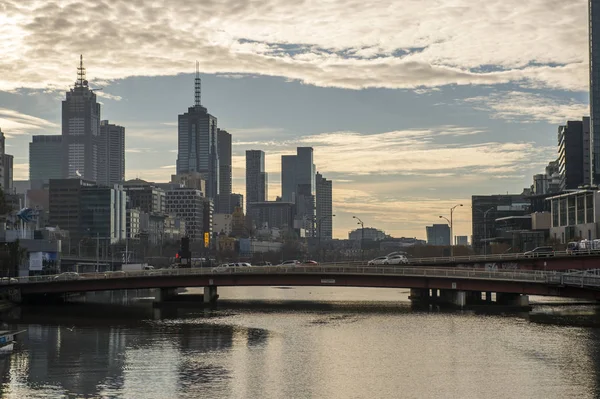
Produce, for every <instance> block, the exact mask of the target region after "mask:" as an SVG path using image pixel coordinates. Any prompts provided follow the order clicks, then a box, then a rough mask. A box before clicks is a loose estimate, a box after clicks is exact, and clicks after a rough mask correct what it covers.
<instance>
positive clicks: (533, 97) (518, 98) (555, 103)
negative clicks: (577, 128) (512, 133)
mask: <svg viewBox="0 0 600 399" xmlns="http://www.w3.org/2000/svg"><path fill="white" fill-rule="evenodd" d="M463 101H465V102H466V103H469V104H472V105H473V107H474V108H475V109H478V110H484V111H490V112H491V115H492V117H493V118H497V119H504V120H508V121H511V122H540V121H544V122H548V123H552V124H564V123H565V122H566V121H567V120H574V119H575V120H580V119H581V118H582V117H583V116H585V115H589V113H590V109H589V104H587V103H581V102H578V101H576V100H574V99H572V98H558V97H555V96H549V95H542V94H539V93H529V92H520V91H511V92H506V93H493V94H490V95H489V96H477V97H471V98H467V99H465V100H463Z"/></svg>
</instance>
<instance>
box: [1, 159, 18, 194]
mask: <svg viewBox="0 0 600 399" xmlns="http://www.w3.org/2000/svg"><path fill="white" fill-rule="evenodd" d="M14 159H15V157H13V156H12V155H9V154H6V153H5V154H4V155H3V156H2V172H3V174H4V176H2V189H3V190H4V191H5V192H10V191H12V188H13V163H14Z"/></svg>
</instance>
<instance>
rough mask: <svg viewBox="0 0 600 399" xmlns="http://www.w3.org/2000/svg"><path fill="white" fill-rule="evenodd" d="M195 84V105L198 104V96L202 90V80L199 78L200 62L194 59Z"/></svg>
mask: <svg viewBox="0 0 600 399" xmlns="http://www.w3.org/2000/svg"><path fill="white" fill-rule="evenodd" d="M194 83H195V84H194V86H195V102H194V105H195V106H196V107H199V106H200V98H201V92H202V81H201V80H200V63H199V62H198V61H196V79H195V80H194Z"/></svg>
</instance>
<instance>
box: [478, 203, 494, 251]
mask: <svg viewBox="0 0 600 399" xmlns="http://www.w3.org/2000/svg"><path fill="white" fill-rule="evenodd" d="M494 209H496V208H495V207H493V206H492V207H491V208H489V209H487V210H485V211H482V210H481V209H476V210H477V211H478V212H481V213H483V240H484V242H483V254H484V255H487V242H486V241H485V240H487V221H486V219H487V214H488V212H489V211H492V210H494Z"/></svg>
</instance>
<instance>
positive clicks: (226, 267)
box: [211, 263, 235, 273]
mask: <svg viewBox="0 0 600 399" xmlns="http://www.w3.org/2000/svg"><path fill="white" fill-rule="evenodd" d="M234 265H235V263H223V264H221V265H219V266H215V267H213V268H212V269H211V271H212V272H213V273H214V272H217V273H218V272H224V271H227V270H229V268H230V267H234Z"/></svg>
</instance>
